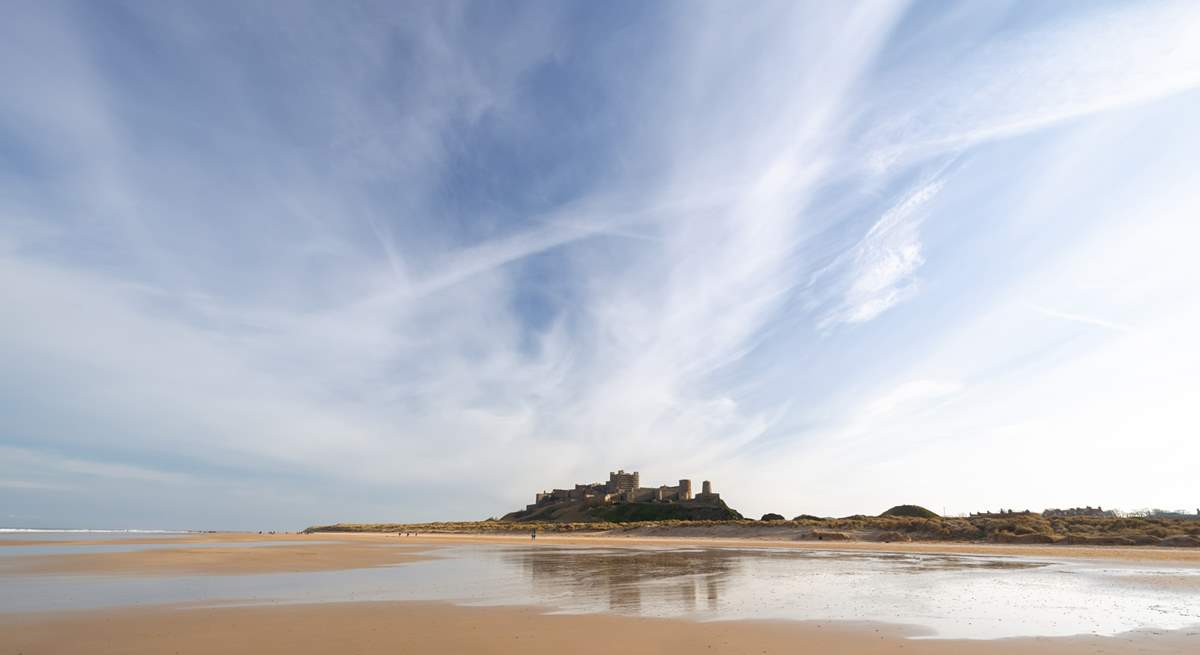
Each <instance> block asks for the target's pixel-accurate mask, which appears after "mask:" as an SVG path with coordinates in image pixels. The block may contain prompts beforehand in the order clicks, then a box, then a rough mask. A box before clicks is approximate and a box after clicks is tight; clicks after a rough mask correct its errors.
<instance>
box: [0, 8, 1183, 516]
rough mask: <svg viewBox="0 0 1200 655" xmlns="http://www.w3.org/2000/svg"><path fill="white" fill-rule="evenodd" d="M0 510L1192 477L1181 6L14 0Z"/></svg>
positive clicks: (1105, 484) (1091, 499) (251, 511)
mask: <svg viewBox="0 0 1200 655" xmlns="http://www.w3.org/2000/svg"><path fill="white" fill-rule="evenodd" d="M6 13H7V15H8V17H7V19H6V20H5V21H4V22H3V24H0V80H2V81H3V85H2V87H0V306H3V307H5V311H4V320H3V321H0V368H2V370H3V375H2V376H0V525H10V526H63V527H66V526H71V527H144V528H149V527H163V528H247V529H258V528H279V529H289V528H298V527H303V526H305V525H309V524H313V523H320V522H329V521H336V520H377V521H382V520H426V519H438V518H442V519H467V518H483V517H486V516H489V515H499V514H502V513H504V512H506V511H508V510H511V509H515V508H517V507H519V506H521V505H523V504H524V503H526V502H529V501H530V499H531V498H532V494H533V492H534V491H535V490H537V489H540V488H542V487H552V486H563V485H566V484H569V483H572V482H576V481H592V480H598V479H602V478H604V477H605V476H606V474H607V472H608V471H609V470H613V469H616V468H618V467H621V468H625V469H637V470H640V471H641V472H642V477H643V480H647V481H649V482H653V483H658V482H668V481H673V480H677V479H679V478H682V477H691V478H694V479H697V480H699V479H711V480H714V481H715V483H716V487H717V490H718V491H721V492H723V493H724V494H725V497H726V498H727V499H728V500H729V501H730V502H731V503H732V504H733V505H734V506H736V507H738V508H740V509H742V510H743V511H744V512H745V513H747V514H752V515H758V514H761V513H763V512H768V511H772V512H780V513H783V514H787V515H793V514H798V513H802V512H803V513H811V514H823V515H844V514H850V513H858V512H863V513H875V512H879V511H882V510H883V509H886V508H887V507H888V506H890V505H894V504H898V503H902V502H914V503H919V504H923V505H926V506H929V507H930V508H932V509H934V510H935V511H943V510H944V511H947V512H952V513H953V512H967V511H977V510H983V509H988V508H992V509H995V508H999V507H1016V508H1022V509H1023V508H1025V507H1029V508H1032V509H1042V508H1044V507H1047V506H1071V505H1082V504H1091V505H1096V504H1100V505H1104V506H1118V507H1124V508H1139V507H1147V506H1167V507H1175V506H1183V507H1192V506H1194V505H1196V503H1197V502H1200V501H1198V498H1200V483H1197V482H1196V478H1195V475H1194V463H1195V462H1196V461H1197V460H1198V459H1200V439H1197V438H1196V437H1197V434H1198V428H1200V416H1198V412H1200V410H1198V409H1197V408H1200V383H1198V382H1197V374H1198V371H1200V348H1197V347H1196V343H1195V338H1196V336H1195V335H1197V334H1200V295H1198V294H1197V293H1196V291H1195V282H1196V280H1198V279H1200V263H1197V258H1196V256H1195V254H1194V251H1195V244H1196V243H1197V241H1198V238H1200V221H1198V220H1197V208H1198V207H1200V160H1198V158H1197V154H1196V153H1198V152H1200V121H1197V120H1196V119H1195V117H1196V116H1200V41H1197V40H1196V39H1195V38H1194V35H1195V34H1196V33H1197V32H1200V7H1198V6H1197V5H1196V4H1195V3H1188V2H1178V3H1172V2H1146V3H1140V2H1129V3H1096V2H1087V3H1070V2H1062V3H1005V2H989V3H961V4H957V5H954V4H946V3H920V2H918V3H913V4H908V3H902V2H879V3H868V4H861V5H860V4H853V3H810V4H809V3H795V2H788V3H766V2H764V3H753V4H750V5H747V4H744V3H703V2H677V3H641V2H638V3H603V4H598V3H530V2H522V3H477V4H461V5H460V4H453V3H413V4H411V5H408V6H405V5H403V4H399V3H378V4H375V3H311V4H304V3H295V2H288V3H271V2H263V3H182V2H180V3H173V2H162V3H148V2H147V3H115V2H114V3H104V4H103V5H97V4H95V3H68V2H54V3H38V2H16V3H10V5H9V6H8V8H7V11H6Z"/></svg>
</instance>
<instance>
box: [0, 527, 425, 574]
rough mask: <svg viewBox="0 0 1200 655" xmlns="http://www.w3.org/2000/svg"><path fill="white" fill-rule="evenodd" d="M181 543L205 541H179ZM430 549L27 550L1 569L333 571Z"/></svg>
mask: <svg viewBox="0 0 1200 655" xmlns="http://www.w3.org/2000/svg"><path fill="white" fill-rule="evenodd" d="M247 541H249V540H247ZM265 541H271V540H270V539H268V540H265ZM314 541H316V540H315V539H314ZM57 543H64V542H57ZM105 543H107V544H112V543H113V542H111V541H110V542H105ZM175 543H203V542H193V541H188V540H179V541H175ZM425 550H429V546H428V545H424V546H422V545H418V544H399V543H396V539H395V537H394V536H393V539H392V540H391V542H390V543H389V542H387V541H385V540H383V539H352V540H339V541H338V542H337V543H328V544H321V543H314V544H280V545H270V546H261V545H260V546H256V547H239V546H218V547H203V548H188V547H186V546H182V547H179V548H163V549H151V550H136V551H125V552H115V553H78V554H75V553H71V554H61V555H27V556H22V557H15V558H7V559H6V560H0V574H22V575H45V574H58V575H71V574H105V575H188V574H203V573H211V574H214V575H218V574H219V575H237V574H247V573H285V572H297V571H333V570H343V569H357V568H365V567H370V566H383V565H388V564H400V563H403V562H411V561H413V560H416V559H422V558H423V557H424V556H423V555H422V554H421V553H422V552H423V551H425ZM3 552H4V551H3V548H2V547H0V553H3Z"/></svg>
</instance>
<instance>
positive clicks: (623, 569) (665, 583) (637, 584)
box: [502, 548, 743, 614]
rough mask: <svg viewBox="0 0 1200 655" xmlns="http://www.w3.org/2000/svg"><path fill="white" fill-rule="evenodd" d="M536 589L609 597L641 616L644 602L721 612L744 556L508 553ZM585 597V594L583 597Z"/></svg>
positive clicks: (579, 597)
mask: <svg viewBox="0 0 1200 655" xmlns="http://www.w3.org/2000/svg"><path fill="white" fill-rule="evenodd" d="M502 557H503V559H505V560H507V561H509V562H510V563H513V564H515V565H517V566H519V567H520V568H521V570H522V571H523V572H525V574H526V575H527V576H528V577H529V580H530V581H531V583H532V584H533V586H534V588H535V591H541V592H542V593H544V594H545V595H554V594H556V593H559V592H561V591H562V590H564V589H565V590H568V593H569V594H570V595H572V596H576V598H574V600H575V601H586V600H592V599H596V598H607V601H608V605H607V607H608V609H609V611H613V612H620V613H622V614H641V613H642V604H643V601H644V602H646V603H647V604H649V605H651V606H664V605H665V606H673V607H676V608H678V609H679V610H681V611H682V612H683V613H686V614H695V613H697V612H717V611H719V610H720V607H719V605H718V600H719V599H720V597H721V589H722V588H723V586H724V585H725V584H727V581H728V579H729V578H730V576H731V575H733V574H735V573H736V572H737V571H738V569H739V568H740V567H741V564H742V560H743V557H742V556H741V555H740V554H738V553H736V552H735V551H723V550H700V549H697V550H671V551H668V550H631V549H612V550H600V549H587V550H584V549H542V548H528V549H521V550H515V551H505V552H504V553H503V555H502ZM584 597H586V598H584Z"/></svg>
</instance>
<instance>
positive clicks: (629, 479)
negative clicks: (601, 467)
mask: <svg viewBox="0 0 1200 655" xmlns="http://www.w3.org/2000/svg"><path fill="white" fill-rule="evenodd" d="M640 478H641V476H639V475H638V472H637V471H634V472H633V473H626V472H625V469H617V472H616V473H613V472H611V471H609V473H608V484H607V485H605V487H606V491H608V492H609V493H627V492H630V491H637V489H638V487H640V486H641V479H640Z"/></svg>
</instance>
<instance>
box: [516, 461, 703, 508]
mask: <svg viewBox="0 0 1200 655" xmlns="http://www.w3.org/2000/svg"><path fill="white" fill-rule="evenodd" d="M720 499H721V496H720V494H716V493H713V490H712V482H710V481H708V480H705V481H704V483H703V486H702V491H701V492H700V493H698V494H695V495H693V494H692V481H691V480H688V479H682V480H679V483H678V484H676V485H674V486H668V485H660V486H657V487H643V486H641V474H639V473H638V472H637V471H632V472H628V473H627V472H626V471H625V470H624V469H618V470H616V471H610V472H609V474H608V482H592V483H587V484H576V485H575V486H574V488H573V489H554V490H553V491H541V492H539V493H537V494H535V495H534V503H533V504H532V505H528V506H526V509H527V510H532V509H535V508H537V507H539V506H543V505H550V504H553V503H561V502H566V501H574V502H581V501H590V502H592V503H595V504H609V503H680V502H697V503H716V502H718V501H720Z"/></svg>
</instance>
